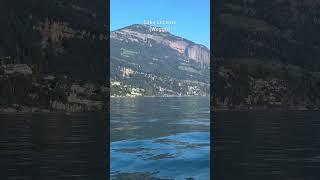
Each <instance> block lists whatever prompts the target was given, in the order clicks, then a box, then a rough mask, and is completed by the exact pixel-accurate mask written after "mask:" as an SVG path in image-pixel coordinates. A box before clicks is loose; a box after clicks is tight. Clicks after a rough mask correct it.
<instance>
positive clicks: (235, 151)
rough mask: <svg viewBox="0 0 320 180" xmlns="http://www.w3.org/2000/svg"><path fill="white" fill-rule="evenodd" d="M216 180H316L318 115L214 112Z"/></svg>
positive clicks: (319, 152)
mask: <svg viewBox="0 0 320 180" xmlns="http://www.w3.org/2000/svg"><path fill="white" fill-rule="evenodd" d="M214 119H215V127H214V137H213V141H214V150H213V156H212V157H213V159H212V160H213V167H212V169H211V173H212V175H213V177H214V178H213V179H214V180H221V179H223V180H234V179H237V180H256V179H260V180H261V179H262V180H264V179H266V180H267V179H268V180H270V179H279V180H280V179H281V180H316V179H319V177H320V171H319V170H320V161H319V157H320V131H319V129H320V112H318V111H288V112H280V111H252V112H216V113H215V114H214Z"/></svg>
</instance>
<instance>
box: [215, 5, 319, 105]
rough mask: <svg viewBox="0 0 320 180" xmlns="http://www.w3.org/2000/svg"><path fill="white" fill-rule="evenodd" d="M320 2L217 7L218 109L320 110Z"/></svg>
mask: <svg viewBox="0 0 320 180" xmlns="http://www.w3.org/2000/svg"><path fill="white" fill-rule="evenodd" d="M319 6H320V1H319V0H307V1H301V0H271V1H255V0H253V1H251V0H249V1H242V0H226V1H221V2H219V3H217V6H216V10H215V13H216V26H215V27H216V29H215V34H214V37H216V38H215V42H214V44H215V47H216V48H215V49H214V56H215V57H214V59H215V61H214V67H215V71H214V76H215V85H214V91H215V104H216V105H215V107H216V108H227V109H229V108H231V109H239V108H240V109H242V108H243V109H255V108H263V109H269V108H271V109H272V108H277V109H318V108H320V96H319V95H318V93H317V92H319V90H320V76H319V74H320V61H319V59H320V51H319V43H320V35H319V30H320V13H319V11H318V8H319Z"/></svg>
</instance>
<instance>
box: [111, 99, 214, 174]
mask: <svg viewBox="0 0 320 180" xmlns="http://www.w3.org/2000/svg"><path fill="white" fill-rule="evenodd" d="M110 108H111V112H110V113H111V144H110V161H111V162H110V163H111V166H110V171H111V172H110V177H111V179H128V180H130V179H154V180H156V179H177V180H180V179H181V180H182V179H183V180H185V179H190V180H191V179H197V180H198V179H200V180H207V179H210V120H209V118H210V110H209V109H210V101H209V97H145V98H111V107H110Z"/></svg>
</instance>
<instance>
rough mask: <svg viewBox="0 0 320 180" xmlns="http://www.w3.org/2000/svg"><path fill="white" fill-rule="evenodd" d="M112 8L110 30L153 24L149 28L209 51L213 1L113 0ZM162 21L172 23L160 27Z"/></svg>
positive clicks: (111, 2)
mask: <svg viewBox="0 0 320 180" xmlns="http://www.w3.org/2000/svg"><path fill="white" fill-rule="evenodd" d="M110 5H111V6H110V15H111V16H110V30H111V31H114V30H117V29H120V28H123V27H126V26H129V25H132V24H144V23H146V22H154V23H155V24H149V25H152V26H157V27H166V28H169V29H170V30H169V31H170V33H172V34H174V35H177V36H180V37H183V38H186V39H189V40H191V41H193V42H195V43H198V44H202V45H205V46H207V47H208V48H210V0H200V1H195V0H161V1H160V0H159V1H151V0H134V1H133V0H111V1H110ZM163 20H166V21H168V22H169V21H170V22H169V23H167V24H159V23H161V22H160V21H163ZM172 22H175V23H172Z"/></svg>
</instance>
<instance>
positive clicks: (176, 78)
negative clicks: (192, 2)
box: [110, 24, 210, 96]
mask: <svg viewBox="0 0 320 180" xmlns="http://www.w3.org/2000/svg"><path fill="white" fill-rule="evenodd" d="M154 28H157V27H152V26H147V25H139V24H134V25H131V26H128V27H125V28H122V29H119V30H116V31H113V32H111V34H110V49H111V51H110V53H111V95H112V96H137V95H138V96H139V95H149V96H168V95H175V96H182V95H208V94H209V79H210V78H209V76H210V72H209V64H210V50H209V49H208V48H206V47H205V46H203V45H199V44H196V43H193V42H192V41H189V40H187V39H184V38H181V37H178V36H175V35H172V34H171V33H169V32H166V31H164V32H163V31H153V30H152V29H154Z"/></svg>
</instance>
